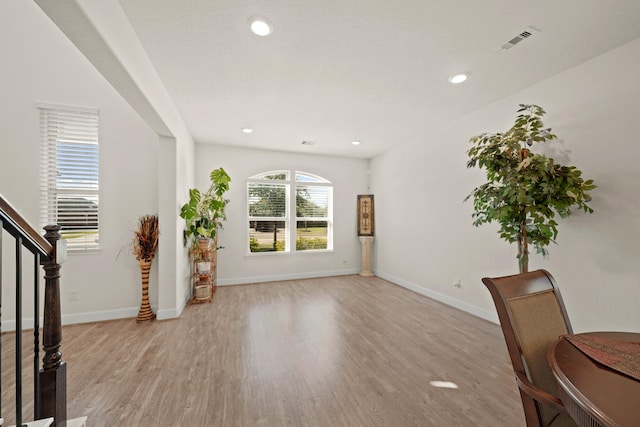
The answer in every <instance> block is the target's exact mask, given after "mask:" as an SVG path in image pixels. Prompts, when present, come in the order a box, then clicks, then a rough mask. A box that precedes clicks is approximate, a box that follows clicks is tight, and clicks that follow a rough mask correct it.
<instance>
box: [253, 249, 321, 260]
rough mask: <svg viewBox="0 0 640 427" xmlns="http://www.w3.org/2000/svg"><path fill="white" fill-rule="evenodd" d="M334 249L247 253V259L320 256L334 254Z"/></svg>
mask: <svg viewBox="0 0 640 427" xmlns="http://www.w3.org/2000/svg"><path fill="white" fill-rule="evenodd" d="M332 253H333V249H322V250H316V251H313V250H309V251H295V252H284V251H279V252H276V251H271V252H248V253H245V255H244V256H245V257H248V258H252V257H262V256H295V255H319V254H332Z"/></svg>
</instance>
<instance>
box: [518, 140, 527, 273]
mask: <svg viewBox="0 0 640 427" xmlns="http://www.w3.org/2000/svg"><path fill="white" fill-rule="evenodd" d="M527 157H529V150H528V149H527V148H522V149H520V150H518V161H519V162H522V161H523V160H524V159H526V158H527ZM521 209H522V211H521V212H522V215H521V216H522V220H521V222H520V236H518V266H519V267H520V273H526V272H528V271H529V241H528V239H527V226H526V224H527V213H526V211H525V210H524V209H525V208H524V206H521Z"/></svg>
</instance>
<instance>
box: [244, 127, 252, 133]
mask: <svg viewBox="0 0 640 427" xmlns="http://www.w3.org/2000/svg"><path fill="white" fill-rule="evenodd" d="M242 132H244V133H252V132H253V129H251V128H242Z"/></svg>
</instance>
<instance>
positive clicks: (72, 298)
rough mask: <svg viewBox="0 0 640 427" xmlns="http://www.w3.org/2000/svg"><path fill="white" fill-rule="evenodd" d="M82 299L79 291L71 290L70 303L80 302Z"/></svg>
mask: <svg viewBox="0 0 640 427" xmlns="http://www.w3.org/2000/svg"><path fill="white" fill-rule="evenodd" d="M79 300H80V297H79V296H78V290H77V289H71V290H69V301H79Z"/></svg>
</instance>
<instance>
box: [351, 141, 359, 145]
mask: <svg viewBox="0 0 640 427" xmlns="http://www.w3.org/2000/svg"><path fill="white" fill-rule="evenodd" d="M351 144H353V145H360V141H351Z"/></svg>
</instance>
